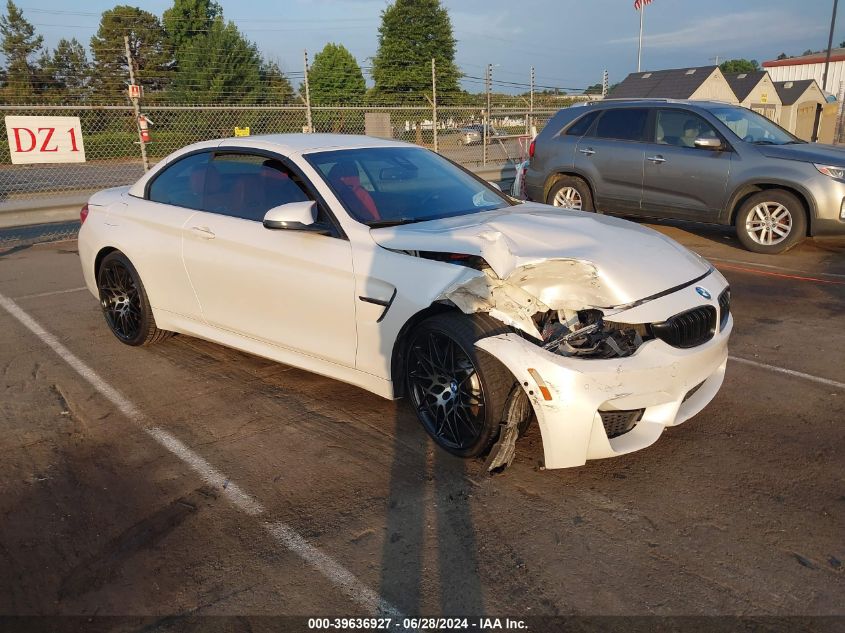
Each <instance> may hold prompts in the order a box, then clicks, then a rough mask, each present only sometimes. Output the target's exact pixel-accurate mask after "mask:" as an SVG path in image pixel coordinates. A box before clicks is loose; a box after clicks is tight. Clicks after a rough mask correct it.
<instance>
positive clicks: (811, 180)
mask: <svg viewBox="0 0 845 633" xmlns="http://www.w3.org/2000/svg"><path fill="white" fill-rule="evenodd" d="M809 167H810V168H811V169H813V172H815V168H814V167H812V166H811V165H810V166H809ZM802 184H803V185H804V187H806V188H807V190H808V191H809V196H810V197H811V200H812V203H813V205H814V207H815V208H814V213H811V214H810V215H811V217H810V234H811V235H845V219H843V218H842V216H841V213H842V207H843V202H845V182H842V181H841V180H836V179H834V178H830V177H828V176H823V175H822V174H819V173H812V174H811V175H810V176H808V177H807V178H806V179H805V180H804V181H803V182H802Z"/></svg>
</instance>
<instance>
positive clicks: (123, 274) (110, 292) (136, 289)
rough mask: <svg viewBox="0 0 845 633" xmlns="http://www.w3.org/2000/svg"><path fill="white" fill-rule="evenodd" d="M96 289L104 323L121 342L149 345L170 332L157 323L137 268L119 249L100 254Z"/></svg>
mask: <svg viewBox="0 0 845 633" xmlns="http://www.w3.org/2000/svg"><path fill="white" fill-rule="evenodd" d="M97 289H98V291H99V294H100V305H101V307H102V308H103V316H104V317H105V319H106V323H107V324H108V326H109V329H110V330H111V332H112V334H114V335H115V337H116V338H117V340H119V341H120V342H121V343H125V344H126V345H132V346H139V345H150V344H152V343H158V342H159V341H163V340H164V339H166V338H169V337H170V336H172V334H173V333H172V332H167V331H166V330H160V329H158V327H156V322H155V319H154V318H153V311H152V308H151V307H150V300H149V299H148V298H147V292H146V290H144V284H143V283H141V278H140V276H139V275H138V271H137V270H135V267H134V266H133V265H132V262H130V261H129V258H128V257H126V255H124V254H123V253H121V252H120V251H113V252H111V253H109V254H108V255H106V256H105V257H104V258H103V261H102V262H101V263H100V268H99V269H98V271H97Z"/></svg>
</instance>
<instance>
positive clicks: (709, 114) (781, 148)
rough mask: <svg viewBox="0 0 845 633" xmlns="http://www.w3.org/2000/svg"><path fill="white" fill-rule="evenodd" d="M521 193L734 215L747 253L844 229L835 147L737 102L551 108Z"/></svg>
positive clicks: (659, 211)
mask: <svg viewBox="0 0 845 633" xmlns="http://www.w3.org/2000/svg"><path fill="white" fill-rule="evenodd" d="M530 154H531V159H530V163H529V166H528V169H527V171H526V173H525V187H526V193H527V195H528V197H529V198H530V199H532V200H535V201H540V202H546V203H548V204H553V205H555V206H561V207H567V208H571V209H582V210H585V211H599V212H608V213H616V214H620V215H632V216H633V215H636V216H644V217H653V218H654V217H656V218H677V219H683V220H694V221H698V222H710V223H718V224H732V225H734V226H736V229H737V236H738V237H739V240H740V241H741V242H742V244H743V245H744V246H745V247H746V248H747V249H748V250H751V251H754V252H757V253H782V252H784V251H786V250H787V249H789V248H791V247H792V246H794V245H795V244H797V243H798V242H800V241H801V240H802V239H804V237H805V236H807V235H825V234H845V151H843V150H842V149H839V148H837V147H834V146H832V145H820V144H816V143H806V142H804V141H802V140H800V139H798V138H796V137H795V136H793V135H792V134H790V133H789V132H787V131H786V130H784V129H783V128H781V127H779V126H777V125H775V124H774V123H772V122H771V121H770V120H769V119H767V118H765V117H763V116H761V115H759V114H757V113H756V112H752V111H751V110H748V109H746V108H741V107H739V106H733V105H728V104H725V103H715V102H706V101H672V100H666V99H638V100H618V101H616V100H607V101H600V102H594V103H590V104H588V105H580V106H572V107H570V108H565V109H563V110H561V111H559V112H558V113H557V114H556V115H555V116H554V117H552V119H551V120H550V121H549V123H548V124H547V125H546V127H545V128H543V131H542V132H541V133H540V135H539V136H538V137H537V138H536V139H535V141H534V143H533V144H532V148H531V151H530Z"/></svg>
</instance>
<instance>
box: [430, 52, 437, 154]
mask: <svg viewBox="0 0 845 633" xmlns="http://www.w3.org/2000/svg"><path fill="white" fill-rule="evenodd" d="M434 63H435V62H434V58H433V57H432V58H431V130H432V133H433V135H434V151H435V152H436V151H437V71H436V70H435V65H434Z"/></svg>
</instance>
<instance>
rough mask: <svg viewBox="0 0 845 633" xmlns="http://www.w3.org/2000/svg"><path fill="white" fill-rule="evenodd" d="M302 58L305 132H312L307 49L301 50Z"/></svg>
mask: <svg viewBox="0 0 845 633" xmlns="http://www.w3.org/2000/svg"><path fill="white" fill-rule="evenodd" d="M302 59H303V62H304V65H305V82H304V84H305V127H306V130H305V131H306V132H307V133H309V134H312V133H313V132H314V124H313V123H312V120H311V93H310V91H309V89H308V51H307V50H304V51H302Z"/></svg>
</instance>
